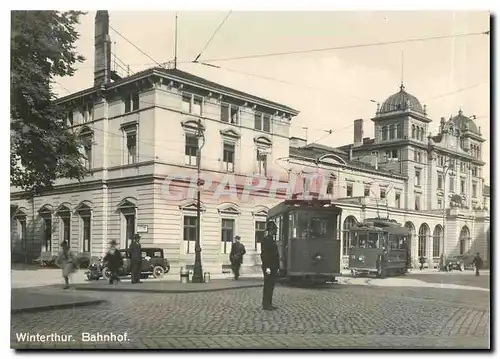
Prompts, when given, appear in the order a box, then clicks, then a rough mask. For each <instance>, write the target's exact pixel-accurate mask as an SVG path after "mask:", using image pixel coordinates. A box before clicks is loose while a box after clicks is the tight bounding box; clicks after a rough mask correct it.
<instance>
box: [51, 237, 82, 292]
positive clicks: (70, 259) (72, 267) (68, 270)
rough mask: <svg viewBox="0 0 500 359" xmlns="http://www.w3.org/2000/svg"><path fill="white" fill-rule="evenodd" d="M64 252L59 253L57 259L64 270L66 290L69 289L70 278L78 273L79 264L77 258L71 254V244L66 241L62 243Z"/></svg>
mask: <svg viewBox="0 0 500 359" xmlns="http://www.w3.org/2000/svg"><path fill="white" fill-rule="evenodd" d="M61 248H62V251H61V253H59V255H58V256H57V259H56V264H57V265H58V266H59V268H61V270H62V276H63V278H64V289H68V288H69V276H70V275H71V274H73V273H75V272H76V268H77V263H76V256H75V255H74V253H73V252H71V250H70V248H69V243H68V242H67V241H66V240H64V241H63V242H62V243H61Z"/></svg>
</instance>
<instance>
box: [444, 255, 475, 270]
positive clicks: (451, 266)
mask: <svg viewBox="0 0 500 359" xmlns="http://www.w3.org/2000/svg"><path fill="white" fill-rule="evenodd" d="M446 268H447V269H448V270H459V271H460V272H463V271H464V270H466V269H475V266H474V256H473V255H472V254H470V253H465V254H462V255H459V256H453V257H448V258H447V259H446Z"/></svg>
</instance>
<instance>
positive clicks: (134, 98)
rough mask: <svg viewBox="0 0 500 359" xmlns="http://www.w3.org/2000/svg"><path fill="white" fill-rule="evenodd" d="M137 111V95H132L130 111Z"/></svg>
mask: <svg viewBox="0 0 500 359" xmlns="http://www.w3.org/2000/svg"><path fill="white" fill-rule="evenodd" d="M138 109H139V94H138V93H134V94H132V111H137V110H138Z"/></svg>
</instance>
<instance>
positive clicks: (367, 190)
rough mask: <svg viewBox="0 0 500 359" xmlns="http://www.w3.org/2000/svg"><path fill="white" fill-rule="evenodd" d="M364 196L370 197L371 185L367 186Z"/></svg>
mask: <svg viewBox="0 0 500 359" xmlns="http://www.w3.org/2000/svg"><path fill="white" fill-rule="evenodd" d="M364 196H365V197H370V187H369V186H365V193H364Z"/></svg>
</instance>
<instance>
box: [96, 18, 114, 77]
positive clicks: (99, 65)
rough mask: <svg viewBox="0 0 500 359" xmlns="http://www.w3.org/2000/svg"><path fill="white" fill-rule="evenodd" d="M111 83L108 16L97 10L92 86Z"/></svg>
mask: <svg viewBox="0 0 500 359" xmlns="http://www.w3.org/2000/svg"><path fill="white" fill-rule="evenodd" d="M110 81H111V39H110V37H109V14H108V12H107V11H106V10H99V11H97V14H96V15H95V33H94V86H102V85H106V84H108V83H110Z"/></svg>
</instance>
